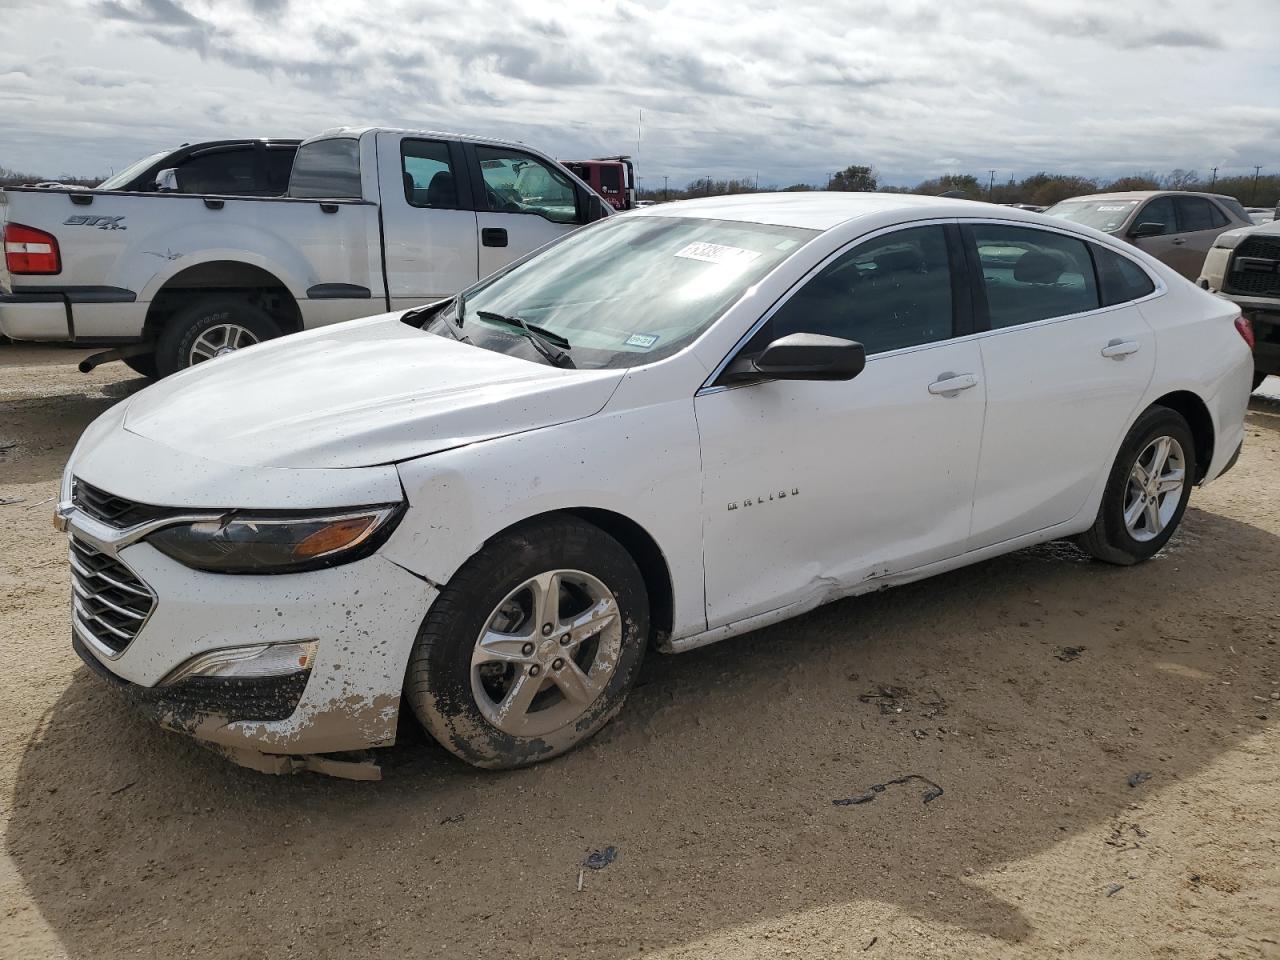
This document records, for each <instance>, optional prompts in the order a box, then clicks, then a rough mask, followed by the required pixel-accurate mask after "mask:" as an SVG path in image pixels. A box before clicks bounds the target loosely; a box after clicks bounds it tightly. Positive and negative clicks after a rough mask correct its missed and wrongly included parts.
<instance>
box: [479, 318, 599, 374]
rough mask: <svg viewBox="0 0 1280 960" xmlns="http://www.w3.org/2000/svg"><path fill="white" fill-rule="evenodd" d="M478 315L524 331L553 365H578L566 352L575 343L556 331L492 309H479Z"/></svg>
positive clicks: (534, 345) (491, 321) (492, 321)
mask: <svg viewBox="0 0 1280 960" xmlns="http://www.w3.org/2000/svg"><path fill="white" fill-rule="evenodd" d="M476 316H477V317H479V318H480V319H481V320H488V321H489V322H490V323H501V324H503V325H505V326H508V327H515V328H516V329H518V330H521V331H523V332H524V335H525V337H526V338H527V339H528V341H529V342H530V343H531V344H533V348H534V349H535V350H537V351H538V353H540V354H542V356H543V357H544V358H546V361H547V362H548V363H550V364H551V365H552V366H553V367H576V366H577V364H575V363H574V362H573V359H572V358H571V357H570V356H569V354H567V353H565V350H572V349H573V345H572V344H570V343H569V341H568V340H566V339H565V338H564V337H562V336H560V334H558V333H555V332H554V331H551V330H547V329H546V328H545V327H539V326H535V325H534V324H532V323H529V322H527V321H526V320H525V319H524V318H523V317H507V316H503V315H502V314H500V313H493V312H492V311H490V310H477V311H476ZM561 348H563V349H561Z"/></svg>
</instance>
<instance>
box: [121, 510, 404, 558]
mask: <svg viewBox="0 0 1280 960" xmlns="http://www.w3.org/2000/svg"><path fill="white" fill-rule="evenodd" d="M403 513H404V511H403V509H402V505H401V504H384V505H382V506H376V507H359V508H356V509H353V510H345V511H342V512H340V513H325V514H317V515H314V516H292V517H281V516H268V515H263V516H254V515H251V514H244V515H240V514H228V515H226V516H223V517H218V518H217V519H211V520H198V521H196V522H194V523H180V524H175V525H174V526H171V527H164V528H162V529H160V530H157V531H156V532H155V533H153V534H151V535H150V536H148V537H147V538H146V540H147V543H149V544H151V545H152V546H153V547H155V548H156V549H157V550H159V551H160V552H161V553H163V554H164V555H165V556H167V557H172V558H173V559H174V560H177V561H178V562H179V563H182V564H185V565H186V566H188V567H194V568H195V569H197V570H208V571H210V572H212V573H298V572H301V571H303V570H318V569H320V568H322V567H332V566H336V565H338V564H340V563H350V562H351V561H353V560H359V559H360V558H361V557H366V556H368V555H369V554H370V553H372V552H373V551H374V550H376V549H377V548H378V547H379V546H380V545H381V544H382V543H383V541H384V540H386V538H387V536H389V535H390V533H391V531H392V530H393V529H394V528H395V524H396V521H398V520H399V519H400V517H401V515H402V514H403Z"/></svg>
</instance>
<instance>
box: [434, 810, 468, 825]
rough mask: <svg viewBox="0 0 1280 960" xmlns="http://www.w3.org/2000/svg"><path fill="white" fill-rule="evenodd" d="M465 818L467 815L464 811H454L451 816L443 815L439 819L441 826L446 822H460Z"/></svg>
mask: <svg viewBox="0 0 1280 960" xmlns="http://www.w3.org/2000/svg"><path fill="white" fill-rule="evenodd" d="M465 819H467V815H466V814H465V813H455V814H454V815H453V816H452V817H445V818H444V819H443V820H441V821H440V826H442V827H443V826H444V825H445V824H446V823H461V822H462V821H463V820H465Z"/></svg>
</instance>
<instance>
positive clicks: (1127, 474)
mask: <svg viewBox="0 0 1280 960" xmlns="http://www.w3.org/2000/svg"><path fill="white" fill-rule="evenodd" d="M1196 476H1197V474H1196V446H1195V437H1194V436H1193V435H1192V433H1191V428H1190V427H1189V426H1188V425H1187V421H1186V420H1185V419H1183V417H1182V415H1181V414H1179V413H1177V412H1176V411H1173V410H1170V409H1169V408H1168V407H1160V406H1153V407H1151V408H1149V409H1148V410H1146V411H1145V412H1144V413H1143V414H1142V415H1141V416H1140V417H1138V419H1137V422H1136V423H1134V425H1133V427H1132V429H1130V430H1129V433H1128V435H1127V436H1126V437H1125V438H1124V443H1122V444H1121V445H1120V452H1119V453H1118V454H1117V455H1116V460H1115V463H1114V465H1113V466H1112V467H1111V475H1110V476H1109V477H1108V478H1107V489H1106V491H1105V492H1104V493H1103V495H1102V504H1101V506H1100V507H1099V508H1098V517H1097V519H1096V520H1095V521H1094V523H1093V526H1092V527H1090V528H1089V530H1087V531H1086V532H1085V533H1083V534H1081V535H1080V536H1079V537H1077V538H1076V543H1077V544H1078V545H1079V546H1080V547H1081V548H1082V549H1083V550H1085V551H1087V552H1088V553H1090V554H1092V555H1093V556H1094V557H1095V558H1097V559H1098V560H1102V561H1105V562H1106V563H1114V564H1119V565H1121V566H1129V565H1131V564H1135V563H1140V562H1142V561H1143V560H1149V559H1150V558H1151V557H1153V556H1155V555H1156V554H1157V553H1159V552H1160V549H1161V548H1162V547H1163V546H1164V545H1165V544H1166V543H1168V542H1169V538H1170V537H1171V536H1173V533H1174V531H1175V530H1176V529H1177V528H1178V524H1179V523H1180V522H1181V521H1182V515H1183V513H1184V512H1185V511H1186V509H1187V500H1188V499H1190V497H1191V487H1192V484H1193V483H1194V482H1195V478H1196ZM1175 484H1176V485H1175Z"/></svg>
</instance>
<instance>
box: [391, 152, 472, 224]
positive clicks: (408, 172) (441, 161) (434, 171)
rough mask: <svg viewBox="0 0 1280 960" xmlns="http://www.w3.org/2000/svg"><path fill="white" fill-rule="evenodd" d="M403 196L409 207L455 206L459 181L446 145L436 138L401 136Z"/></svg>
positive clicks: (448, 208)
mask: <svg viewBox="0 0 1280 960" xmlns="http://www.w3.org/2000/svg"><path fill="white" fill-rule="evenodd" d="M400 165H401V171H402V173H401V176H402V179H403V180H404V198H405V199H406V200H407V201H409V205H410V206H412V207H437V208H444V209H446V210H456V209H457V208H458V185H457V181H455V180H454V177H453V164H452V163H451V161H450V160H449V145H448V144H447V143H441V142H440V141H438V140H404V141H402V142H401V145H400Z"/></svg>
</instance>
